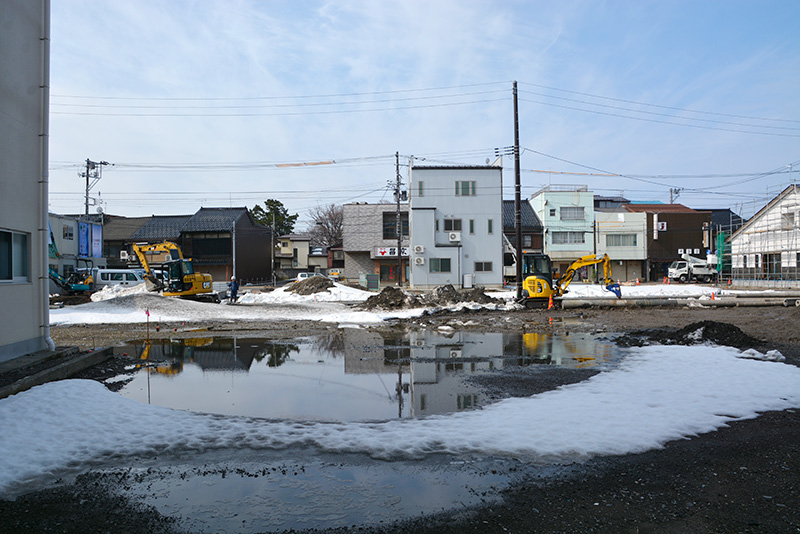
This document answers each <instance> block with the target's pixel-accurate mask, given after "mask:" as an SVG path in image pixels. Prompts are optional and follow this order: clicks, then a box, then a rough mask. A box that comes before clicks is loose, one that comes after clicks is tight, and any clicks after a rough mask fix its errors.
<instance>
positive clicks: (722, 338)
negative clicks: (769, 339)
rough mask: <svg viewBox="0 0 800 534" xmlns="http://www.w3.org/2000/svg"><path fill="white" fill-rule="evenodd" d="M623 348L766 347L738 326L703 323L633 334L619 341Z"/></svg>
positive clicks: (710, 322) (711, 322)
mask: <svg viewBox="0 0 800 534" xmlns="http://www.w3.org/2000/svg"><path fill="white" fill-rule="evenodd" d="M618 342H619V343H620V344H621V345H623V346H630V347H641V346H643V345H650V344H653V343H658V344H661V345H701V344H703V343H715V344H717V345H726V346H728V347H734V348H737V349H742V350H745V349H752V348H758V347H761V346H763V345H764V342H763V341H760V340H758V339H756V338H754V337H750V336H748V335H747V334H745V333H744V332H742V331H741V330H740V329H739V327H738V326H734V325H732V324H728V323H719V322H717V321H701V322H697V323H692V324H689V325H686V326H684V327H683V328H681V329H680V330H675V331H668V330H644V331H639V332H631V333H630V334H628V335H626V336H623V337H622V338H620V339H619V340H618Z"/></svg>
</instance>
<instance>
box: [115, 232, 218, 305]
mask: <svg viewBox="0 0 800 534" xmlns="http://www.w3.org/2000/svg"><path fill="white" fill-rule="evenodd" d="M131 248H132V250H133V253H134V254H136V257H137V258H138V259H139V263H141V264H142V268H143V269H144V271H145V274H144V279H145V281H146V284H147V289H148V290H149V291H162V293H163V295H164V296H167V297H185V298H198V299H199V298H205V299H207V300H208V299H210V300H213V301H214V302H219V299H218V297H217V296H216V294H214V292H213V291H214V290H213V287H212V279H211V275H210V274H207V273H195V272H194V266H193V264H192V260H191V259H189V258H184V257H183V252H182V251H181V247H179V246H178V245H176V244H175V243H172V242H170V241H164V242H162V243H155V244H152V245H138V244H136V243H134V244H133V246H132V247H131ZM153 253H167V254H168V255H169V259H168V260H166V261H163V262H159V263H157V264H156V265H157V266H158V267H160V268H161V269H162V271H161V273H159V276H156V273H154V272H153V265H151V264H152V263H153V262H152V261H151V260H149V259H148V257H147V256H148V254H153Z"/></svg>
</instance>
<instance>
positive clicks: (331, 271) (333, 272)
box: [328, 269, 342, 280]
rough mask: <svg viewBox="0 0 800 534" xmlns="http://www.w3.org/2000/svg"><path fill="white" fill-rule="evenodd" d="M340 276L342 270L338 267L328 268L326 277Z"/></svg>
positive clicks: (337, 278) (336, 277) (334, 277)
mask: <svg viewBox="0 0 800 534" xmlns="http://www.w3.org/2000/svg"><path fill="white" fill-rule="evenodd" d="M341 277H342V271H341V270H339V269H328V278H330V279H331V280H339V279H340V278H341Z"/></svg>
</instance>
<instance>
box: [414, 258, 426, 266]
mask: <svg viewBox="0 0 800 534" xmlns="http://www.w3.org/2000/svg"><path fill="white" fill-rule="evenodd" d="M424 264H425V258H423V257H421V256H417V257H416V258H414V265H424Z"/></svg>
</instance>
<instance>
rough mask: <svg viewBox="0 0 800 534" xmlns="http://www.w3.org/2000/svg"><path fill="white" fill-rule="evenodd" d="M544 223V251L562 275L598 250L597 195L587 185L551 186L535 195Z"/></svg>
mask: <svg viewBox="0 0 800 534" xmlns="http://www.w3.org/2000/svg"><path fill="white" fill-rule="evenodd" d="M531 206H532V207H533V211H535V212H536V215H537V216H538V217H539V220H541V221H542V225H543V226H544V239H543V244H544V246H543V248H544V253H545V254H547V255H549V256H550V259H551V260H552V262H553V270H554V271H556V273H557V274H558V275H559V276H560V275H562V274H563V273H564V271H566V269H567V267H569V265H570V264H571V263H572V262H573V261H575V260H576V259H578V258H580V257H582V256H587V255H590V254H594V253H595V247H594V194H593V193H592V192H591V191H589V188H588V187H587V186H585V185H548V186H546V187H544V188H542V189H540V190H539V191H537V192H536V193H535V194H534V195H533V196H532V197H531Z"/></svg>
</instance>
